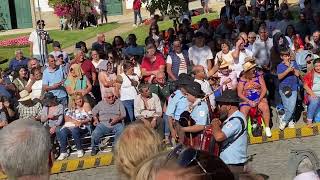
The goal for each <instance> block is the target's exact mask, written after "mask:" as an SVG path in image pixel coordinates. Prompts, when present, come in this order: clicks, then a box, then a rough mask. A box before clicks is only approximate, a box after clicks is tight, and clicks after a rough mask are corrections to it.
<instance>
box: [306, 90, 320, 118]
mask: <svg viewBox="0 0 320 180" xmlns="http://www.w3.org/2000/svg"><path fill="white" fill-rule="evenodd" d="M308 99H309V104H308V112H307V119H312V120H313V119H314V117H315V115H316V113H317V112H318V108H319V107H320V97H317V98H311V97H310V96H309V98H308Z"/></svg>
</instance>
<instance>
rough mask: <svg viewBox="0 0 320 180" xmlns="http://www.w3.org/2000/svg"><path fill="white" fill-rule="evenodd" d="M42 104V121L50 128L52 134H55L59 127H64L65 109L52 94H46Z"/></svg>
mask: <svg viewBox="0 0 320 180" xmlns="http://www.w3.org/2000/svg"><path fill="white" fill-rule="evenodd" d="M42 104H43V108H42V111H41V113H40V121H41V122H43V123H44V125H45V126H46V127H48V128H49V132H50V134H54V133H55V132H56V130H57V129H58V127H60V126H62V125H63V115H64V107H63V105H62V104H59V102H58V99H57V97H56V96H54V95H53V93H52V92H47V93H46V94H44V97H43V99H42Z"/></svg>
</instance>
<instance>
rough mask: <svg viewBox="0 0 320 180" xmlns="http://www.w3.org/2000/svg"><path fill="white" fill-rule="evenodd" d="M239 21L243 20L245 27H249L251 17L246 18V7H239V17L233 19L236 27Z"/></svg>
mask: <svg viewBox="0 0 320 180" xmlns="http://www.w3.org/2000/svg"><path fill="white" fill-rule="evenodd" d="M240 20H244V22H245V24H246V25H250V24H251V21H252V17H251V16H247V7H246V6H245V5H243V6H240V8H239V15H238V16H236V17H235V18H234V21H235V23H236V25H238V24H239V21H240Z"/></svg>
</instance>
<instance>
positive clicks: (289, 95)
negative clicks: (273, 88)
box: [277, 49, 300, 130]
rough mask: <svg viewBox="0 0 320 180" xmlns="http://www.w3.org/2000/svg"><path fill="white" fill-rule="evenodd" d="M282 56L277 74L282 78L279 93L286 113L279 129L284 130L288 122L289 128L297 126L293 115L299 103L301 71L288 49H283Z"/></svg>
mask: <svg viewBox="0 0 320 180" xmlns="http://www.w3.org/2000/svg"><path fill="white" fill-rule="evenodd" d="M280 57H281V59H282V62H281V63H280V64H279V65H278V66H277V74H278V79H279V80H280V84H279V93H280V96H281V100H282V104H283V106H284V111H285V114H284V116H283V119H281V121H280V125H279V129H280V130H284V128H285V127H286V126H287V124H288V127H289V128H294V127H295V122H294V119H293V118H294V117H293V115H294V111H295V108H296V104H297V96H298V86H299V79H298V78H299V77H300V72H299V67H298V65H297V63H296V62H295V61H294V60H291V56H290V51H289V50H288V49H284V50H281V51H280Z"/></svg>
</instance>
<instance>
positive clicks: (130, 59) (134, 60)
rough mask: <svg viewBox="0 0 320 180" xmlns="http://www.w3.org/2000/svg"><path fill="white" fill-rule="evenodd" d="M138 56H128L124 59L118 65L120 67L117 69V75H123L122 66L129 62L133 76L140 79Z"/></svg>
mask: <svg viewBox="0 0 320 180" xmlns="http://www.w3.org/2000/svg"><path fill="white" fill-rule="evenodd" d="M139 60H140V59H139V56H136V55H130V54H129V55H128V56H126V57H125V60H124V61H122V63H121V64H120V67H119V69H118V71H117V72H118V74H121V73H123V64H124V63H125V62H127V61H128V62H130V63H132V64H133V72H134V74H136V75H137V76H138V77H139V80H140V79H141V65H140V63H139Z"/></svg>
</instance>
